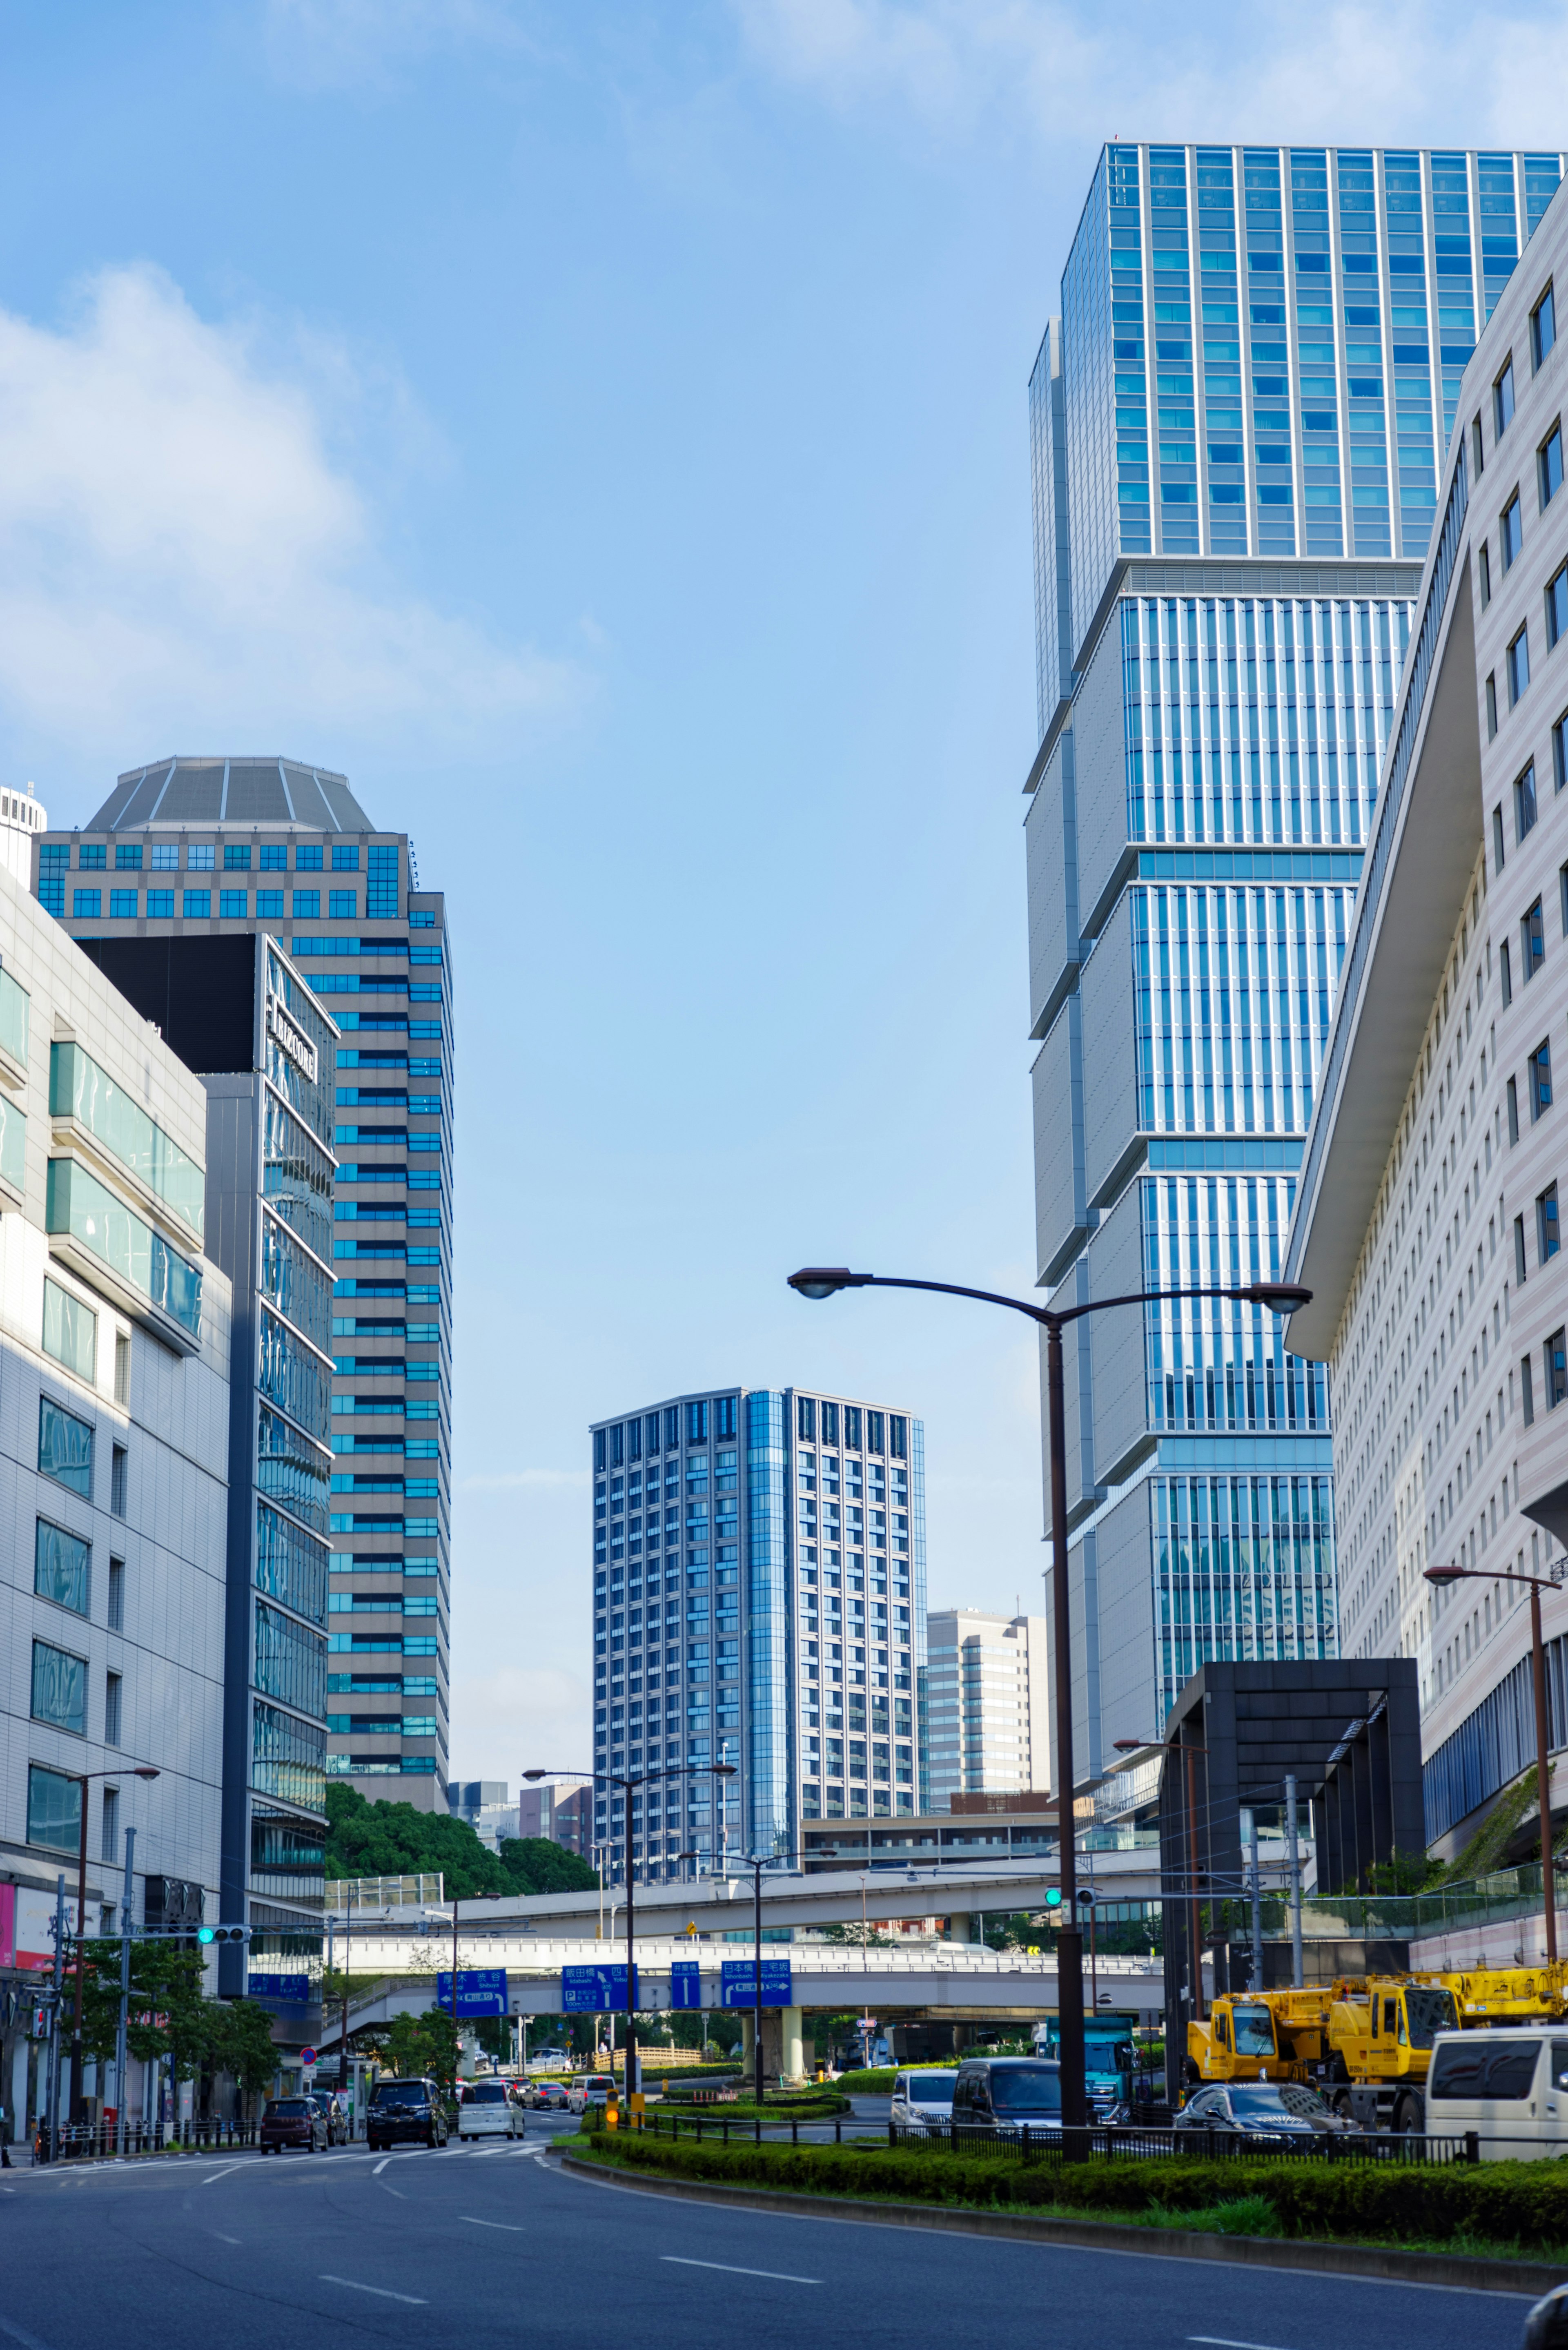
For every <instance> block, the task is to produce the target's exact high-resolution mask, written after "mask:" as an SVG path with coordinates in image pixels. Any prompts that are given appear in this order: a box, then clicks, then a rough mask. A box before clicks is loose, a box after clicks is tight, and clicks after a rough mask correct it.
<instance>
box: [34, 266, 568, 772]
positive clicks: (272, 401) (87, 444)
mask: <svg viewBox="0 0 1568 2350" xmlns="http://www.w3.org/2000/svg"><path fill="white" fill-rule="evenodd" d="M320 359H321V354H320V353H319V352H318V353H317V354H316V355H315V356H314V357H313V356H310V355H308V354H307V353H306V350H305V347H304V346H303V344H299V343H296V344H295V345H294V346H292V347H289V348H285V349H284V350H283V352H282V354H281V357H280V354H279V350H278V347H277V345H276V343H275V341H273V340H271V339H270V338H268V339H266V340H265V344H264V338H263V337H262V335H261V334H260V332H259V331H257V330H254V329H251V328H246V327H245V326H244V325H230V324H215V323H213V322H212V321H210V320H207V319H204V318H202V317H199V316H198V315H197V313H196V311H195V310H194V309H193V308H192V307H191V305H190V304H189V303H188V302H187V301H186V299H185V298H184V296H183V295H182V293H181V291H180V289H179V288H178V287H177V286H174V285H173V284H172V283H171V280H170V279H169V278H168V277H166V276H163V275H162V274H161V273H160V272H159V271H157V270H154V269H151V268H149V267H145V266H128V267H120V268H113V269H108V270H105V271H104V272H102V273H101V274H100V275H99V276H97V277H95V278H94V279H93V280H92V281H91V282H90V283H89V284H88V286H86V287H85V288H84V289H83V292H82V296H81V298H80V302H79V305H78V309H77V311H76V314H75V315H74V317H72V318H71V320H70V322H69V323H68V324H67V325H66V326H64V327H61V328H54V327H47V326H40V325H37V324H36V323H34V322H33V321H31V320H29V319H26V318H23V317H17V316H16V315H14V314H12V313H7V312H5V311H0V723H7V724H8V725H9V726H10V727H11V728H12V729H14V730H16V729H26V730H28V731H32V732H37V733H43V734H45V735H47V737H48V738H50V739H51V740H53V741H54V742H55V743H59V744H62V745H66V746H68V747H70V748H71V749H74V750H76V751H78V752H80V753H85V754H90V755H92V756H101V755H105V754H107V755H108V756H109V757H112V758H115V759H117V760H118V761H119V763H120V764H124V761H125V760H126V758H127V757H129V756H132V755H134V754H135V751H136V748H137V746H139V745H140V748H141V749H142V750H143V751H144V752H147V753H151V751H155V750H157V749H160V748H165V747H168V746H170V745H179V744H184V743H199V742H202V741H203V740H206V741H210V742H219V743H232V742H238V741H241V740H251V741H254V742H260V743H267V744H271V743H274V742H281V741H284V740H292V741H302V742H312V741H314V742H317V743H320V742H323V741H330V740H331V739H333V737H334V736H337V735H339V734H341V733H343V732H351V733H353V734H354V736H355V737H356V739H357V740H358V741H359V742H360V743H365V742H376V741H391V740H400V741H401V742H403V743H407V742H409V741H410V739H411V740H414V741H418V740H419V739H420V738H421V737H422V736H429V737H430V738H431V740H432V741H433V740H434V738H435V737H436V736H437V735H438V734H439V735H440V737H441V739H443V740H445V741H449V742H450V741H452V739H453V738H454V736H455V737H456V739H458V740H460V741H465V742H466V743H468V744H470V745H474V746H480V747H483V745H485V744H486V743H489V742H491V741H500V740H503V739H504V738H506V737H507V736H509V735H511V734H513V733H514V731H515V729H516V727H517V725H518V723H520V722H521V721H524V720H526V719H528V718H531V717H537V716H538V715H540V714H541V713H543V712H549V711H556V710H559V709H560V708H561V707H563V706H564V705H566V704H568V703H569V702H571V700H572V699H573V697H574V696H575V694H576V692H577V691H579V689H580V681H579V674H578V672H576V671H574V670H573V669H571V668H569V667H568V666H567V665H566V664H564V663H561V662H558V661H556V660H548V659H545V658H542V657H541V656H539V655H537V654H535V653H534V652H532V651H531V650H528V649H527V648H526V647H515V646H508V645H505V644H501V643H497V642H496V641H495V640H494V639H493V638H492V637H490V636H489V635H487V634H486V633H485V631H484V630H483V629H482V628H480V627H479V626H477V625H476V624H475V623H474V622H472V620H470V619H466V618H463V617H462V616H459V615H454V614H452V613H447V612H442V611H440V610H438V609H436V608H434V607H433V606H432V605H431V604H430V603H429V602H427V601H425V600H424V599H422V598H420V597H419V596H418V595H416V594H414V593H412V592H411V591H410V589H409V588H408V587H406V586H405V585H404V584H403V583H402V582H401V581H400V580H399V579H398V578H397V577H395V576H393V575H392V574H391V572H390V571H389V567H388V565H387V564H386V562H385V560H384V559H383V557H382V556H381V553H380V550H379V546H378V536H377V531H376V528H375V520H374V515H373V512H372V510H371V505H370V501H369V499H368V498H367V496H366V494H364V492H363V491H362V489H361V488H360V487H359V486H358V484H357V483H356V482H355V480H354V479H353V478H352V477H351V475H350V474H349V473H348V471H347V470H346V468H345V466H344V464H343V463H342V461H341V459H340V458H338V457H337V456H336V455H335V454H334V452H333V449H332V433H331V410H332V408H333V405H334V403H335V402H336V401H337V400H339V399H340V398H341V397H342V396H343V395H344V393H345V391H346V390H347V389H348V385H347V377H348V374H349V372H350V370H349V369H348V362H347V361H346V360H345V359H343V356H342V354H340V353H339V354H336V355H334V357H333V359H332V363H331V365H330V366H323V365H322V364H320Z"/></svg>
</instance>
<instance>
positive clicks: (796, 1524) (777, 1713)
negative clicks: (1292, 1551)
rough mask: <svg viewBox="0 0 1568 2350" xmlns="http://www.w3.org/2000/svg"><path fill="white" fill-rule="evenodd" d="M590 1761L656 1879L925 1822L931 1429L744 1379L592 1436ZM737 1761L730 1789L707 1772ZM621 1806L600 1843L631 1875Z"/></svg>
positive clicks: (606, 1820)
mask: <svg viewBox="0 0 1568 2350" xmlns="http://www.w3.org/2000/svg"><path fill="white" fill-rule="evenodd" d="M592 1446H593V1473H594V1636H593V1637H594V1765H595V1769H596V1771H598V1772H603V1773H607V1774H610V1775H611V1776H618V1775H620V1774H622V1773H631V1774H632V1775H634V1776H635V1775H637V1774H638V1773H642V1772H644V1771H659V1772H661V1773H669V1774H670V1775H669V1776H668V1777H665V1778H662V1779H661V1780H660V1782H659V1783H657V1784H654V1785H650V1786H649V1787H647V1788H645V1789H644V1790H643V1791H642V1792H641V1793H639V1794H638V1795H637V1797H636V1798H635V1801H634V1806H633V1828H634V1841H633V1846H632V1866H633V1869H634V1871H635V1872H636V1874H637V1876H638V1877H639V1879H641V1880H642V1881H645V1882H649V1883H651V1882H654V1881H656V1880H658V1879H660V1878H667V1877H679V1876H680V1875H681V1874H682V1870H681V1868H680V1865H679V1864H678V1859H677V1856H678V1855H680V1854H681V1853H683V1852H695V1853H696V1854H697V1856H698V1860H699V1865H700V1866H702V1867H704V1868H706V1867H710V1866H719V1865H722V1862H723V1861H724V1859H725V1858H730V1859H734V1858H738V1857H742V1856H750V1855H755V1854H762V1855H765V1856H769V1857H774V1856H776V1857H777V1858H779V1859H781V1860H782V1859H788V1858H792V1857H793V1856H794V1855H795V1854H796V1852H797V1851H798V1848H799V1843H800V1823H801V1821H802V1820H803V1819H807V1820H814V1819H823V1818H826V1819H842V1818H846V1817H848V1818H856V1817H876V1816H879V1815H880V1816H891V1815H894V1814H898V1813H914V1812H915V1811H917V1810H919V1811H923V1810H924V1809H925V1796H926V1792H927V1789H926V1762H925V1721H924V1710H925V1669H926V1540H925V1527H926V1516H925V1437H924V1430H923V1427H922V1424H921V1422H920V1421H919V1420H918V1419H910V1418H909V1415H908V1414H907V1413H903V1412H891V1411H886V1410H882V1409H877V1408H876V1407H874V1406H870V1405H865V1404H859V1403H847V1402H845V1401H844V1400H843V1399H841V1398H838V1397H831V1396H821V1395H811V1394H806V1393H805V1392H804V1391H802V1390H800V1389H798V1388H784V1389H783V1390H769V1389H766V1388H732V1389H730V1390H729V1391H727V1392H722V1393H719V1394H707V1395H685V1396H680V1397H676V1398H673V1399H669V1400H667V1401H665V1402H663V1403H660V1404H659V1405H656V1406H653V1407H651V1408H649V1409H646V1410H643V1411H639V1412H634V1413H632V1414H631V1416H630V1417H629V1418H628V1419H613V1420H605V1421H602V1422H600V1423H598V1424H597V1425H596V1427H595V1428H594V1430H593V1432H592ZM715 1763H728V1764H729V1765H731V1766H732V1768H733V1770H734V1772H735V1773H736V1776H735V1777H734V1778H733V1779H732V1780H723V1779H715V1778H714V1777H713V1776H712V1766H713V1765H714V1764H715ZM623 1837H624V1814H623V1812H622V1811H621V1808H620V1799H619V1797H618V1794H612V1793H611V1791H610V1790H609V1789H608V1788H607V1786H606V1785H605V1784H603V1783H601V1784H599V1785H598V1786H597V1788H596V1790H595V1818H594V1840H595V1844H596V1846H602V1847H604V1849H603V1852H602V1855H601V1858H602V1861H603V1864H604V1866H605V1868H606V1870H607V1877H608V1878H609V1880H611V1881H614V1882H617V1883H619V1882H621V1881H623V1879H624V1877H625V1867H624V1858H623V1856H624V1841H623Z"/></svg>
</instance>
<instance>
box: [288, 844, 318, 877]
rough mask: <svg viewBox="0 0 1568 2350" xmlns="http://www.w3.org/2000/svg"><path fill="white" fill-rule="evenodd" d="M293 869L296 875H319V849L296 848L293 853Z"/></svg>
mask: <svg viewBox="0 0 1568 2350" xmlns="http://www.w3.org/2000/svg"><path fill="white" fill-rule="evenodd" d="M294 869H295V871H296V873H319V872H320V870H321V851H320V849H319V848H296V850H295V852H294Z"/></svg>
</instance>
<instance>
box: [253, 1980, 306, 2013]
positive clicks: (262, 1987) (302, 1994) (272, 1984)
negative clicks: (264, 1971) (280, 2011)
mask: <svg viewBox="0 0 1568 2350" xmlns="http://www.w3.org/2000/svg"><path fill="white" fill-rule="evenodd" d="M245 1990H246V1991H247V1993H248V1994H249V1996H250V1997H251V1998H252V1999H275V2000H278V2001H281V2002H283V2004H284V2005H286V2006H288V2007H307V2006H308V2005H309V2003H310V1977H309V1976H308V1975H249V1976H247V1977H246V1979H245Z"/></svg>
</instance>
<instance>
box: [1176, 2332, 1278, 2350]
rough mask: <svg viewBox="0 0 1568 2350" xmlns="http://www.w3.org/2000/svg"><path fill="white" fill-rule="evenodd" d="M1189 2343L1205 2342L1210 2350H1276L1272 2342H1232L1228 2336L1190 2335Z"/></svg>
mask: <svg viewBox="0 0 1568 2350" xmlns="http://www.w3.org/2000/svg"><path fill="white" fill-rule="evenodd" d="M1187 2338H1188V2340H1189V2342H1204V2343H1208V2344H1209V2345H1210V2350H1276V2345H1275V2344H1273V2343H1272V2342H1232V2341H1231V2337H1230V2335H1229V2334H1189V2335H1188V2337H1187Z"/></svg>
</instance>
